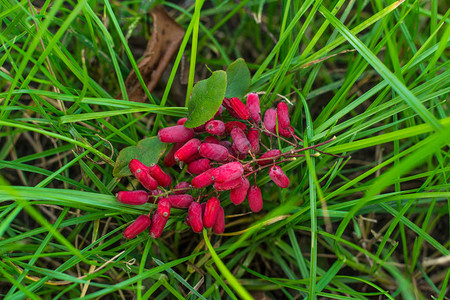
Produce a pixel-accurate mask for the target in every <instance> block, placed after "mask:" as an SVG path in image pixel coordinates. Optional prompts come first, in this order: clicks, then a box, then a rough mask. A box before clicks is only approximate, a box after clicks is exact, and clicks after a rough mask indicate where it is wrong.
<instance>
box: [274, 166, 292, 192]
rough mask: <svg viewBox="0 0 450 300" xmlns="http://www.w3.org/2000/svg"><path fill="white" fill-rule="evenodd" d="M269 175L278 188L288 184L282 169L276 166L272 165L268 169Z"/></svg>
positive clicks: (285, 186)
mask: <svg viewBox="0 0 450 300" xmlns="http://www.w3.org/2000/svg"><path fill="white" fill-rule="evenodd" d="M269 176H270V179H272V181H273V182H275V184H276V185H278V186H279V187H280V188H287V187H288V186H289V178H288V177H287V176H286V174H284V172H283V170H282V169H281V168H280V167H279V166H277V165H273V166H272V167H270V169H269Z"/></svg>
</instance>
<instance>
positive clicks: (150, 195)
mask: <svg viewBox="0 0 450 300" xmlns="http://www.w3.org/2000/svg"><path fill="white" fill-rule="evenodd" d="M162 194H164V192H163V191H161V190H159V189H156V190H152V191H149V192H148V201H147V202H150V203H152V202H154V200H155V198H158V197H159V195H162Z"/></svg>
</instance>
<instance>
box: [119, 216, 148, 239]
mask: <svg viewBox="0 0 450 300" xmlns="http://www.w3.org/2000/svg"><path fill="white" fill-rule="evenodd" d="M150 223H151V221H150V218H149V217H148V216H147V215H140V216H139V217H137V219H136V220H134V222H133V223H131V225H130V226H128V227H127V229H125V230H124V232H123V237H124V238H126V239H132V238H135V237H136V236H137V235H138V234H139V233H141V232H142V231H144V230H145V229H147V228H148V226H150Z"/></svg>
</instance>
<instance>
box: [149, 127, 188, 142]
mask: <svg viewBox="0 0 450 300" xmlns="http://www.w3.org/2000/svg"><path fill="white" fill-rule="evenodd" d="M193 137H194V130H193V129H191V128H187V127H184V125H175V126H171V127H166V128H161V129H160V130H159V131H158V138H159V140H160V141H161V142H163V143H184V142H187V141H189V140H190V139H192V138H193Z"/></svg>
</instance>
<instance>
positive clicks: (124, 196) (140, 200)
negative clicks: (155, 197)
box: [116, 190, 148, 205]
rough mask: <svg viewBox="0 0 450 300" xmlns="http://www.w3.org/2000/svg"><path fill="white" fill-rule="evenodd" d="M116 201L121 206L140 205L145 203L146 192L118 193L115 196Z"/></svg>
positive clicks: (146, 198)
mask: <svg viewBox="0 0 450 300" xmlns="http://www.w3.org/2000/svg"><path fill="white" fill-rule="evenodd" d="M116 198H117V201H119V202H120V203H123V204H130V205H142V204H145V203H147V200H148V194H147V192H146V191H141V190H139V191H120V192H118V193H117V194H116Z"/></svg>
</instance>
